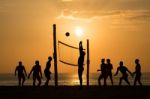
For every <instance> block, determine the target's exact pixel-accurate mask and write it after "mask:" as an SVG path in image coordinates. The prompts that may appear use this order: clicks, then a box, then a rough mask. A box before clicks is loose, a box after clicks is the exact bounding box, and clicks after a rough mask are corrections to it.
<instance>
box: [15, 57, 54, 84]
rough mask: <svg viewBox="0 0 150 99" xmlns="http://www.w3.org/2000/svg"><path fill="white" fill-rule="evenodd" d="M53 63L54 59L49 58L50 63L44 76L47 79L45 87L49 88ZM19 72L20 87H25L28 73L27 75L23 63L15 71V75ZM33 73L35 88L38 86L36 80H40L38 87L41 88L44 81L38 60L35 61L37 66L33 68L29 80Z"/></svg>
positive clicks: (48, 62)
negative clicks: (42, 80)
mask: <svg viewBox="0 0 150 99" xmlns="http://www.w3.org/2000/svg"><path fill="white" fill-rule="evenodd" d="M51 61H52V57H51V56H50V57H48V61H47V63H46V67H45V70H44V74H45V77H46V79H47V80H46V82H45V86H48V83H49V80H50V79H51V76H50V74H51V72H50V67H51ZM17 72H18V81H19V86H23V84H24V82H25V76H26V77H27V73H26V70H25V67H24V65H23V64H22V62H21V61H20V62H19V65H18V66H17V67H16V69H15V75H16V73H17ZM31 73H32V77H33V86H36V80H38V86H40V85H41V79H42V71H41V66H40V64H39V61H38V60H36V61H35V65H34V66H33V67H32V69H31V71H30V73H29V75H28V78H30V75H31Z"/></svg>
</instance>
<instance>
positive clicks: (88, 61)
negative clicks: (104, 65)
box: [86, 39, 90, 87]
mask: <svg viewBox="0 0 150 99" xmlns="http://www.w3.org/2000/svg"><path fill="white" fill-rule="evenodd" d="M89 68H90V54H89V39H87V75H86V77H87V87H89Z"/></svg>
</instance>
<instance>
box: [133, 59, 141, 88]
mask: <svg viewBox="0 0 150 99" xmlns="http://www.w3.org/2000/svg"><path fill="white" fill-rule="evenodd" d="M135 64H136V66H135V72H133V75H134V74H135V75H136V76H135V79H134V86H136V83H137V82H138V83H139V84H140V86H142V83H141V75H142V74H141V65H140V63H139V59H136V60H135Z"/></svg>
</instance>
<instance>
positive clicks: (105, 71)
mask: <svg viewBox="0 0 150 99" xmlns="http://www.w3.org/2000/svg"><path fill="white" fill-rule="evenodd" d="M106 61H107V63H105V59H101V65H100V69H98V70H97V71H101V74H100V76H99V78H98V85H99V86H100V85H101V82H100V81H101V79H103V80H104V86H107V83H106V80H107V78H108V77H109V78H110V80H111V84H112V85H113V78H112V77H113V75H112V69H113V65H112V64H111V62H110V59H107V60H106ZM135 65H136V66H135V72H133V73H132V72H130V71H129V70H128V68H127V67H126V66H124V65H123V61H120V63H119V66H118V68H117V71H116V73H115V74H114V76H116V75H117V74H118V72H119V71H120V72H121V74H122V77H120V81H119V86H120V85H121V83H122V80H124V81H126V83H127V84H128V85H129V86H130V82H129V80H128V73H129V74H130V75H131V76H132V77H133V76H134V75H136V76H135V79H134V86H136V83H137V82H138V83H139V84H140V86H142V83H141V75H142V74H141V65H140V63H139V59H135Z"/></svg>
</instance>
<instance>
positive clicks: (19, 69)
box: [15, 61, 27, 86]
mask: <svg viewBox="0 0 150 99" xmlns="http://www.w3.org/2000/svg"><path fill="white" fill-rule="evenodd" d="M16 72H18V81H19V86H23V84H24V82H25V75H26V76H27V73H26V70H25V67H24V66H23V65H22V62H21V61H19V65H18V66H17V67H16V69H15V76H16ZM24 74H25V75H24Z"/></svg>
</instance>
